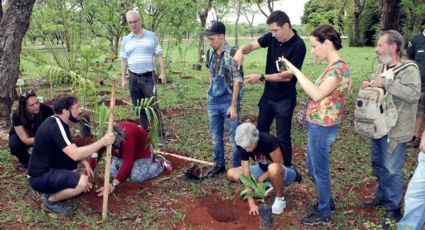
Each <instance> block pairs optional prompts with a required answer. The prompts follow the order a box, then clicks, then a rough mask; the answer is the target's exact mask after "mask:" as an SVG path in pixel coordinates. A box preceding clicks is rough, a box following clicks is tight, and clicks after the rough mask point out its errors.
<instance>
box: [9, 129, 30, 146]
mask: <svg viewBox="0 0 425 230" xmlns="http://www.w3.org/2000/svg"><path fill="white" fill-rule="evenodd" d="M13 128H14V129H15V132H16V134H17V135H18V137H19V139H21V141H22V142H23V143H24V144H26V145H33V144H34V137H30V136H29V135H28V133H27V132H26V131H25V129H24V126H22V125H19V126H15V127H13Z"/></svg>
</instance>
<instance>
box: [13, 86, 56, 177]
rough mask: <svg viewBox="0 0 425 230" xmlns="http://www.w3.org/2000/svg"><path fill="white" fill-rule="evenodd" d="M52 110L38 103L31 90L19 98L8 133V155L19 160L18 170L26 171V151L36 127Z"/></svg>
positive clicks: (27, 156) (32, 141)
mask: <svg viewBox="0 0 425 230" xmlns="http://www.w3.org/2000/svg"><path fill="white" fill-rule="evenodd" d="M51 115H53V110H52V109H51V108H50V107H49V106H48V105H46V104H44V103H40V102H39V101H38V97H37V95H36V94H35V92H34V91H33V90H28V91H27V92H25V93H23V94H21V95H20V96H19V102H18V108H17V109H16V111H15V112H14V113H13V114H12V126H13V127H12V128H11V129H10V131H9V148H10V153H11V154H12V155H14V156H16V157H17V158H18V160H19V164H18V169H20V170H22V171H26V169H27V168H28V162H29V160H30V156H31V155H30V154H29V153H28V149H29V148H31V147H32V146H33V145H34V137H35V134H36V133H37V130H38V127H40V125H41V123H43V121H44V120H45V119H47V118H48V117H50V116H51Z"/></svg>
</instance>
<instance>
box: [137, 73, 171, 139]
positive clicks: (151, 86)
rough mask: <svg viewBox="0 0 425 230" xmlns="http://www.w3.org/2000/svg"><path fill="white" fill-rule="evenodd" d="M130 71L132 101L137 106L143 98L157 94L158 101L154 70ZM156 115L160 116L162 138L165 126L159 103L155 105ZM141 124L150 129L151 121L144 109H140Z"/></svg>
mask: <svg viewBox="0 0 425 230" xmlns="http://www.w3.org/2000/svg"><path fill="white" fill-rule="evenodd" d="M129 73H130V78H129V89H130V96H131V101H132V103H133V105H134V106H137V105H138V104H139V103H140V100H141V99H144V98H151V97H152V96H155V98H154V101H153V102H156V101H157V98H156V84H155V78H156V77H155V76H154V73H153V72H149V73H144V74H135V73H132V72H129ZM153 108H154V110H155V113H156V116H157V117H158V122H159V133H160V137H161V139H162V138H163V127H162V119H161V112H160V111H159V107H158V103H156V104H155V105H154V106H153ZM140 125H141V126H142V127H143V128H144V129H145V130H146V131H149V122H148V117H147V116H146V113H145V111H144V110H141V111H140Z"/></svg>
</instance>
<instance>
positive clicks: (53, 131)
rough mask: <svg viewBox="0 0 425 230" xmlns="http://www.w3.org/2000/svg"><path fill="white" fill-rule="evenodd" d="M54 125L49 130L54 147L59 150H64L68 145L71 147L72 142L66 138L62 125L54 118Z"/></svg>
mask: <svg viewBox="0 0 425 230" xmlns="http://www.w3.org/2000/svg"><path fill="white" fill-rule="evenodd" d="M54 119H55V123H53V125H52V126H51V128H50V135H51V137H52V138H53V141H54V142H55V144H56V146H58V148H59V149H64V148H65V147H67V146H68V145H71V144H72V142H71V140H70V138H69V137H68V135H67V133H66V131H65V128H64V127H63V124H62V123H61V121H59V118H54Z"/></svg>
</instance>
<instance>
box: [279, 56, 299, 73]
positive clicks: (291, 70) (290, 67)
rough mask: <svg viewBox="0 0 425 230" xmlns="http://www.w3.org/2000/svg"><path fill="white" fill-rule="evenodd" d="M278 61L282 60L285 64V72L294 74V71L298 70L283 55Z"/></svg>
mask: <svg viewBox="0 0 425 230" xmlns="http://www.w3.org/2000/svg"><path fill="white" fill-rule="evenodd" d="M279 61H283V62H285V64H286V67H287V70H286V72H288V73H289V74H294V73H295V71H297V70H298V68H297V67H295V66H294V65H293V64H292V63H291V62H290V61H288V59H286V58H285V57H280V58H279Z"/></svg>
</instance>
